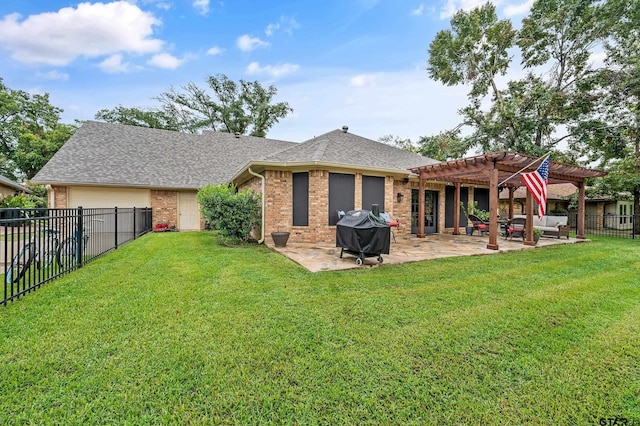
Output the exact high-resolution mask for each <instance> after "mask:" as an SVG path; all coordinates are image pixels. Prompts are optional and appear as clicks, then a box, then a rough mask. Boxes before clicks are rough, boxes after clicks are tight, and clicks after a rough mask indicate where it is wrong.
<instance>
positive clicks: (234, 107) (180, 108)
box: [157, 74, 293, 137]
mask: <svg viewBox="0 0 640 426" xmlns="http://www.w3.org/2000/svg"><path fill="white" fill-rule="evenodd" d="M207 82H208V84H209V87H210V88H211V90H212V91H213V97H212V96H210V95H209V93H207V91H206V90H205V89H203V88H201V87H198V86H197V85H195V84H194V83H189V84H187V85H186V86H185V87H183V88H182V90H183V91H182V92H179V91H177V90H176V89H174V88H173V87H172V88H171V89H170V90H169V91H168V92H165V93H162V94H161V95H160V96H159V97H158V98H157V99H158V100H159V101H160V102H161V103H162V105H163V111H164V112H165V113H166V114H168V115H170V116H172V117H174V119H175V120H176V121H177V122H178V123H179V124H180V127H181V130H182V131H186V132H192V133H195V132H199V131H202V130H205V129H211V130H215V131H221V132H229V133H236V132H237V133H240V134H247V133H249V134H250V135H251V136H258V137H265V136H266V134H267V131H268V130H269V129H270V128H271V127H273V126H274V125H275V124H276V123H278V122H279V120H280V119H281V118H284V117H286V116H287V114H289V113H290V112H292V111H293V110H292V109H291V107H289V104H288V103H287V102H278V103H273V98H274V97H275V95H276V94H277V89H276V88H275V87H274V86H269V87H268V88H266V89H265V88H264V87H263V86H262V85H261V84H260V83H259V82H257V81H253V82H249V81H245V80H240V82H239V83H236V82H234V81H232V80H230V79H229V78H228V77H227V76H226V75H224V74H218V75H215V76H209V78H208V79H207Z"/></svg>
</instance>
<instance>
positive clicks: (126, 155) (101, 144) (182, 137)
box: [32, 121, 295, 189]
mask: <svg viewBox="0 0 640 426" xmlns="http://www.w3.org/2000/svg"><path fill="white" fill-rule="evenodd" d="M292 145H295V143H293V142H285V141H280V140H275V139H266V138H258V137H252V136H240V137H236V136H235V135H233V134H231V133H222V132H205V133H203V134H201V135H197V134H188V133H179V132H173V131H168V130H158V129H149V128H145V127H137V126H127V125H122V124H112V123H102V122H97V121H87V122H85V123H84V124H83V125H82V126H81V127H80V128H79V129H78V130H76V132H75V134H74V135H73V136H72V137H71V138H70V139H69V140H68V141H67V142H66V143H65V144H64V145H63V146H62V148H60V150H59V151H58V152H57V153H56V154H55V155H54V156H53V158H52V159H51V160H50V161H49V162H48V163H47V164H46V165H45V166H44V167H43V168H42V169H41V170H40V171H39V172H38V173H37V174H36V176H34V178H33V179H32V181H33V182H38V183H46V184H80V185H99V186H103V185H111V186H144V187H154V188H175V189H196V188H201V187H202V186H204V185H206V184H207V183H213V184H218V183H223V182H228V181H229V180H230V178H231V177H232V176H233V175H234V173H236V172H237V170H238V169H240V168H241V167H242V166H243V165H245V164H246V163H247V162H248V161H249V160H251V159H252V158H261V157H264V156H267V155H270V154H271V153H273V152H277V151H281V150H283V149H286V148H289V147H290V146H292Z"/></svg>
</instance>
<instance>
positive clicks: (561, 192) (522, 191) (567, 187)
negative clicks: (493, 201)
mask: <svg viewBox="0 0 640 426" xmlns="http://www.w3.org/2000/svg"><path fill="white" fill-rule="evenodd" d="M522 185H523V186H521V187H519V188H517V189H516V190H515V191H514V192H513V198H526V197H527V187H526V186H524V182H523V183H522ZM576 192H578V188H577V187H576V186H575V185H574V184H572V183H558V184H556V185H548V186H547V200H566V199H569V198H570V197H571V196H572V195H573V194H575V193H576ZM500 199H501V200H508V199H509V191H502V192H500Z"/></svg>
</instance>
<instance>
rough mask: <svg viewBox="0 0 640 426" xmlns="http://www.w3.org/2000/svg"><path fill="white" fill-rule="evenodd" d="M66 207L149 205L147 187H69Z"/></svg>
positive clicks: (149, 198)
mask: <svg viewBox="0 0 640 426" xmlns="http://www.w3.org/2000/svg"><path fill="white" fill-rule="evenodd" d="M67 196H68V197H69V198H68V202H67V203H68V207H78V206H82V207H85V208H90V207H95V208H98V207H101V208H104V207H109V208H113V207H150V205H151V194H150V191H149V190H148V189H133V188H103V187H70V188H69V193H68V195H67Z"/></svg>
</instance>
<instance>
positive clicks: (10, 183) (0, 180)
mask: <svg viewBox="0 0 640 426" xmlns="http://www.w3.org/2000/svg"><path fill="white" fill-rule="evenodd" d="M0 185H3V186H6V187H9V188H11V189H13V190H15V191H21V192H26V193H27V194H31V193H32V192H31V190H30V189H28V188H27V187H26V186H24V185H20V184H19V183H18V182H14V181H12V180H11V179H9V178H6V177H4V176H0Z"/></svg>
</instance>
